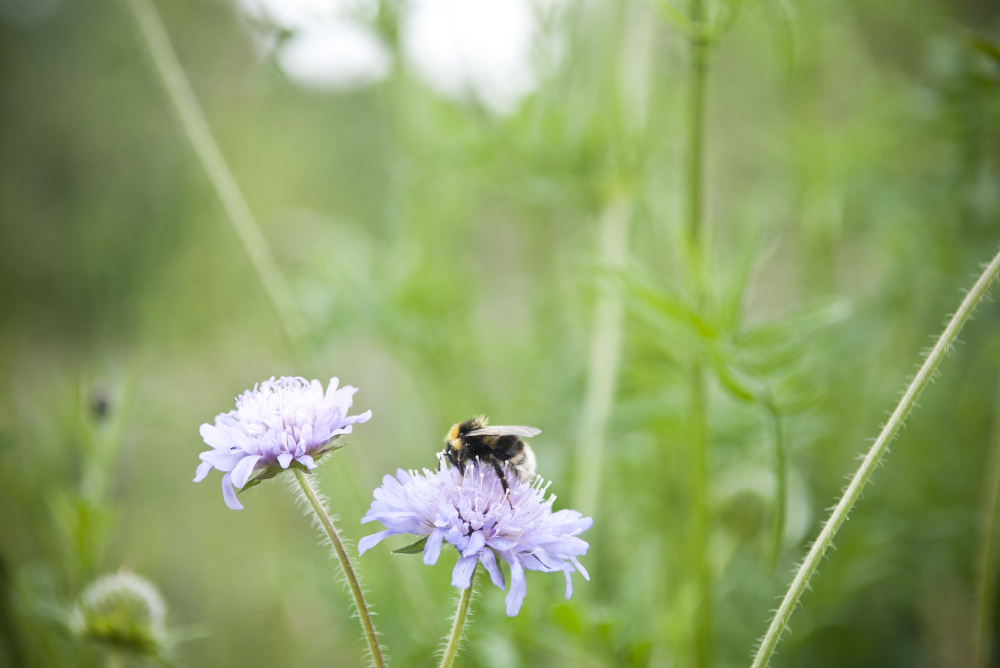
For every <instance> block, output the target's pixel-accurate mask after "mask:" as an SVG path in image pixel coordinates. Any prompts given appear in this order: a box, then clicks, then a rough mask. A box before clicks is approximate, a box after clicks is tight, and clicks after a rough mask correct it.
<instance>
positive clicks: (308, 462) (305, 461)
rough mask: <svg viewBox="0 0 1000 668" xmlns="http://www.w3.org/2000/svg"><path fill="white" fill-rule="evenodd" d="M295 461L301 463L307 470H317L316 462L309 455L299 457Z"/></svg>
mask: <svg viewBox="0 0 1000 668" xmlns="http://www.w3.org/2000/svg"><path fill="white" fill-rule="evenodd" d="M295 461H297V462H299V463H300V464H302V465H303V466H305V467H306V468H307V469H310V470H312V469H314V468H316V461H315V460H314V459H313V458H312V457H310V456H309V455H299V456H298V457H296V458H295Z"/></svg>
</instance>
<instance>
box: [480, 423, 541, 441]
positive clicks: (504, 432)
mask: <svg viewBox="0 0 1000 668" xmlns="http://www.w3.org/2000/svg"><path fill="white" fill-rule="evenodd" d="M541 433H542V430H541V429H536V428H535V427H525V426H512V425H497V426H495V427H482V428H481V429H474V430H473V431H470V432H466V434H465V435H466V436H520V437H522V438H531V437H532V436H538V435H539V434H541Z"/></svg>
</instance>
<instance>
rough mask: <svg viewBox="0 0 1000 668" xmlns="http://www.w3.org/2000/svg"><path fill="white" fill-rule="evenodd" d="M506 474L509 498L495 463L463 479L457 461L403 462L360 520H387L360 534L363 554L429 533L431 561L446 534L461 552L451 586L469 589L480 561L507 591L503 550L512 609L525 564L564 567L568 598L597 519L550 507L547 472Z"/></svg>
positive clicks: (519, 599)
mask: <svg viewBox="0 0 1000 668" xmlns="http://www.w3.org/2000/svg"><path fill="white" fill-rule="evenodd" d="M507 481H508V483H510V500H509V502H508V499H507V498H505V496H504V492H503V487H502V486H501V484H500V478H499V477H498V476H497V474H496V472H495V471H494V470H493V467H492V466H488V465H487V466H483V465H481V464H480V462H479V461H478V460H477V461H476V462H475V463H474V465H473V466H469V467H466V469H465V478H464V480H463V478H462V475H461V474H460V473H459V472H458V469H455V468H446V469H444V470H442V471H428V470H427V469H424V471H423V473H417V472H415V471H411V472H406V471H403V470H402V469H400V470H399V471H397V472H396V477H395V478H393V477H392V476H388V475H387V476H385V477H384V478H383V479H382V486H381V487H379V488H378V489H376V490H375V493H374V495H375V500H374V501H373V502H372V505H371V509H370V510H369V511H368V512H367V513H366V514H365V516H364V517H363V518H362V519H361V522H362V523H364V522H372V521H374V520H378V521H379V522H381V523H382V524H383V525H384V526H385V527H386V528H385V530H384V531H380V532H378V533H376V534H372V535H371V536H366V537H365V538H362V539H361V542H359V543H358V551H359V552H360V553H362V554H363V553H364V552H365V550H368V549H370V548H372V547H374V546H375V545H376V544H377V543H378V542H379V541H381V540H382V539H383V538H386V537H388V536H393V535H395V534H401V533H409V534H414V535H417V536H427V542H426V544H425V545H424V548H423V552H424V563H425V564H428V565H430V564H434V563H437V560H438V556H439V555H440V554H441V544H442V542H443V541H448V542H449V543H451V544H452V545H454V546H455V547H456V548H457V549H458V551H459V553H460V556H459V559H458V563H457V564H455V570H454V571H453V572H452V575H451V584H452V586H455V587H459V588H461V589H467V588H468V587H469V583H470V580H471V578H472V573H473V569H474V568H475V566H476V561H481V562H482V563H483V566H484V567H485V568H486V570H487V572H488V573H489V574H490V579H491V580H492V581H493V584H495V585H496V586H498V587H500V588H501V589H503V590H504V591H506V587H505V584H506V583H505V582H504V576H503V572H502V571H501V570H500V565H499V564H498V563H497V557H499V558H501V559H503V560H504V561H506V562H507V563H508V564H509V565H510V579H511V583H510V591H509V592H508V593H507V614H508V615H509V616H511V617H513V616H514V615H516V614H517V613H518V612H519V611H520V610H521V603H523V602H524V596H525V594H526V593H527V587H526V585H525V579H524V571H525V569H528V570H533V571H546V572H554V571H563V572H564V573H565V574H566V598H567V599H568V598H569V597H570V596H571V595H572V593H573V581H572V579H571V577H570V573H572V572H573V571H579V572H580V573H581V574H582V575H583V577H584V579H586V580H589V579H590V576H589V575H588V574H587V571H586V569H584V567H583V566H582V565H581V564H580V562H579V561H577V557H579V556H582V555H584V554H586V553H587V549H588V548H589V547H590V546H589V545H588V544H587V543H586V542H584V541H583V540H581V539H580V538H578V537H577V536H579V535H580V534H581V533H583V532H584V531H586V530H587V529H589V528H590V527H591V525H592V524H593V523H594V521H593V520H592V519H591V518H589V517H583V516H582V515H581V514H580V513H578V512H577V511H575V510H560V511H558V512H552V502H553V501H554V500H555V496H550V497H549V498H548V499H546V498H545V492H546V491H547V490H548V485H545V486H543V481H542V479H541V478H536V479H535V482H533V483H527V482H522V481H521V480H519V479H518V478H517V476H516V475H509V476H507Z"/></svg>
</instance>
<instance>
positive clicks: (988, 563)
mask: <svg viewBox="0 0 1000 668" xmlns="http://www.w3.org/2000/svg"><path fill="white" fill-rule="evenodd" d="M988 475H989V477H988V478H987V480H986V498H985V499H984V501H985V507H984V509H983V510H984V512H983V528H982V538H981V540H982V543H981V545H980V554H979V563H978V569H979V570H978V573H977V576H978V579H979V581H978V582H977V588H976V609H975V612H974V614H975V622H974V623H973V625H972V634H973V636H972V668H986V667H987V666H989V665H990V658H991V654H992V649H993V647H992V645H993V630H992V629H993V619H994V615H995V614H996V610H995V608H996V596H997V561H998V556H1000V391H998V392H997V397H996V409H995V417H994V434H993V448H992V452H991V453H990V468H989V474H988Z"/></svg>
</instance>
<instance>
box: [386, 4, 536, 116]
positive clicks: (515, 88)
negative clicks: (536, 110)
mask: <svg viewBox="0 0 1000 668" xmlns="http://www.w3.org/2000/svg"><path fill="white" fill-rule="evenodd" d="M537 33H538V21H537V19H536V17H535V9H534V5H533V4H532V2H531V0H412V1H411V2H410V3H409V5H408V6H407V9H406V15H405V17H404V19H403V25H402V26H401V37H402V43H403V51H404V53H405V55H406V58H407V60H408V61H409V63H410V64H411V65H412V66H413V68H414V70H416V73H417V75H418V76H419V77H420V78H421V79H422V80H423V81H424V82H425V83H426V84H427V85H428V86H430V87H431V88H433V89H434V90H436V91H437V92H439V93H441V94H442V95H445V96H447V97H449V98H452V99H459V100H465V99H468V98H470V97H471V98H473V99H477V100H479V101H481V102H482V103H483V104H484V105H486V106H487V107H488V108H489V109H491V110H492V111H494V112H496V113H501V114H502V113H509V112H511V111H513V110H514V109H515V108H516V107H517V105H518V103H519V102H520V101H521V100H522V99H523V98H524V97H525V96H526V95H528V94H529V93H531V92H532V91H533V90H534V89H535V88H536V86H537V85H538V77H537V76H536V74H535V70H534V67H533V66H532V48H533V46H534V42H535V39H536V37H537Z"/></svg>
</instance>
